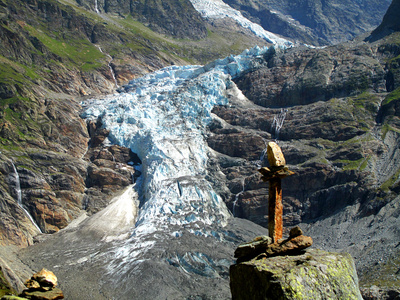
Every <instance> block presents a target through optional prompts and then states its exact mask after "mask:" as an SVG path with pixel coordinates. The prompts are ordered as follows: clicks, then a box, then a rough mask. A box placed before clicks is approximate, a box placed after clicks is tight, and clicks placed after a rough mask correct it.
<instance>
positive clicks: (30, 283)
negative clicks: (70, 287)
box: [20, 269, 64, 300]
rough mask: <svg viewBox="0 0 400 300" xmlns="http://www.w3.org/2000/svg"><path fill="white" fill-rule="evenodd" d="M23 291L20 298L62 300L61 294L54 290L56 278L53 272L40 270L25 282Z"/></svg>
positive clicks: (57, 289) (62, 295) (58, 290)
mask: <svg viewBox="0 0 400 300" xmlns="http://www.w3.org/2000/svg"><path fill="white" fill-rule="evenodd" d="M25 286H26V287H27V289H25V290H24V291H23V292H22V293H21V295H20V296H21V297H24V298H26V299H32V300H56V299H64V294H63V292H62V291H61V290H60V289H59V288H56V286H57V277H56V275H54V273H53V272H51V271H49V270H46V269H42V270H40V271H39V272H37V273H35V274H33V276H32V277H31V278H30V279H29V280H27V281H26V283H25Z"/></svg>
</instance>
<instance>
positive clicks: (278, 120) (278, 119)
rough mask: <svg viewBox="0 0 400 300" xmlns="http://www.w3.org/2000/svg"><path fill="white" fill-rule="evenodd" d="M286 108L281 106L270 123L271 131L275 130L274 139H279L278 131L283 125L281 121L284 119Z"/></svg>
mask: <svg viewBox="0 0 400 300" xmlns="http://www.w3.org/2000/svg"><path fill="white" fill-rule="evenodd" d="M287 111H288V110H287V109H286V108H285V109H284V108H281V112H280V113H279V114H278V115H275V116H274V120H273V122H272V125H271V131H274V132H275V140H277V139H279V132H280V131H281V128H282V126H283V121H285V118H286V113H287Z"/></svg>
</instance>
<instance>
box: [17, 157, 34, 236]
mask: <svg viewBox="0 0 400 300" xmlns="http://www.w3.org/2000/svg"><path fill="white" fill-rule="evenodd" d="M11 165H12V166H13V169H14V176H15V190H16V192H17V203H18V206H19V207H21V208H22V210H23V211H24V213H25V215H26V216H27V217H28V218H29V220H31V222H32V224H33V225H35V227H36V229H37V230H39V232H40V233H42V230H40V228H39V226H38V225H37V224H36V222H35V220H34V219H33V218H32V216H31V214H30V213H29V212H28V210H26V209H25V207H24V206H23V205H22V192H21V182H20V180H19V174H18V171H17V168H16V167H15V165H14V163H13V162H11Z"/></svg>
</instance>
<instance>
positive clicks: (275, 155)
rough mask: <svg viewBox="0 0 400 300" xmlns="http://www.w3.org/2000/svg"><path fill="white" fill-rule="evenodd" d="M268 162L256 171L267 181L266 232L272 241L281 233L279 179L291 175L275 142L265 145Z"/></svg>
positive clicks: (279, 236) (276, 239)
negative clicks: (266, 165) (267, 165)
mask: <svg viewBox="0 0 400 300" xmlns="http://www.w3.org/2000/svg"><path fill="white" fill-rule="evenodd" d="M267 155H268V162H269V165H270V167H269V168H267V167H263V168H261V169H259V170H258V171H259V172H260V173H261V174H262V177H261V179H262V180H263V181H264V182H265V181H269V196H268V232H269V236H270V237H271V238H272V241H273V243H276V242H278V240H280V239H281V238H282V235H283V219H282V218H283V206H282V188H281V179H282V178H285V177H286V176H290V175H293V174H294V172H292V171H290V170H289V169H288V167H287V166H286V165H285V164H286V161H285V157H284V156H283V153H282V150H281V148H280V147H279V146H278V145H277V144H276V143H275V142H269V143H268V147H267Z"/></svg>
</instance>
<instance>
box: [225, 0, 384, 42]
mask: <svg viewBox="0 0 400 300" xmlns="http://www.w3.org/2000/svg"><path fill="white" fill-rule="evenodd" d="M225 2H226V3H227V4H229V5H231V6H232V7H234V8H236V9H238V10H240V11H242V12H243V13H244V14H245V16H246V17H248V18H249V19H251V20H252V21H254V22H256V23H258V24H260V25H261V26H262V27H263V28H265V29H266V30H269V31H271V32H274V33H277V34H280V35H283V36H285V37H289V38H294V39H296V40H298V41H301V42H303V43H306V44H311V45H327V44H336V43H338V42H343V41H346V40H350V39H352V38H354V37H356V36H357V35H360V34H362V33H364V32H368V31H370V30H372V29H374V28H375V27H376V26H378V25H379V24H380V22H381V20H382V17H383V15H384V13H385V12H386V10H387V8H388V6H389V4H390V2H391V1H390V0H385V1H374V0H363V1H351V2H349V1H342V0H329V1H320V0H307V1H275V0H226V1H225Z"/></svg>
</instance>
